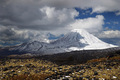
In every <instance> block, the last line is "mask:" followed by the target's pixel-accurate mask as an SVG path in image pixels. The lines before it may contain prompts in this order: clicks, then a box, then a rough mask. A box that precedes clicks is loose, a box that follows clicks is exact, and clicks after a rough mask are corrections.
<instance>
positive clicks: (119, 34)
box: [98, 30, 120, 38]
mask: <svg viewBox="0 0 120 80" xmlns="http://www.w3.org/2000/svg"><path fill="white" fill-rule="evenodd" d="M98 37H99V38H120V31H119V30H107V31H103V32H102V33H100V34H99V35H98Z"/></svg>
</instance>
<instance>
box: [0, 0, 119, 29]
mask: <svg viewBox="0 0 120 80" xmlns="http://www.w3.org/2000/svg"><path fill="white" fill-rule="evenodd" d="M119 3H120V1H119V0H108V1H105V0H76V1H74V0H0V24H2V25H6V26H7V25H11V26H18V28H22V29H40V30H49V29H55V28H56V29H57V28H59V27H65V26H66V24H65V23H70V22H72V20H73V19H74V17H72V18H69V17H70V16H71V15H70V13H72V12H73V9H72V8H74V7H80V8H83V9H85V8H92V9H93V12H104V11H120V7H119ZM45 6H48V7H49V8H51V9H52V8H55V10H54V13H56V12H59V13H57V14H56V15H57V16H55V17H54V14H53V18H52V19H49V18H46V17H47V15H46V13H45V12H42V11H40V9H42V8H44V7H45ZM63 9H66V11H65V12H64V11H63ZM70 10H71V11H70ZM67 12H68V13H67ZM61 14H66V16H67V18H68V19H67V20H66V22H60V21H59V20H58V16H59V15H61ZM45 18H46V19H45ZM63 19H64V18H63ZM43 23H44V25H43ZM47 23H50V24H47Z"/></svg>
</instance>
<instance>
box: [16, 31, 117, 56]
mask: <svg viewBox="0 0 120 80" xmlns="http://www.w3.org/2000/svg"><path fill="white" fill-rule="evenodd" d="M111 47H117V46H114V45H112V44H108V43H105V42H103V41H101V40H99V39H98V38H97V37H95V36H93V35H92V34H90V33H88V32H87V31H85V30H82V29H75V30H72V31H71V32H70V33H68V34H66V35H65V36H64V37H62V38H60V39H58V40H56V41H53V42H50V43H44V42H39V41H33V42H28V43H24V44H22V45H20V46H18V47H16V48H15V49H14V50H19V51H26V52H30V53H39V54H44V55H45V54H53V53H63V52H70V51H75V50H90V49H106V48H111Z"/></svg>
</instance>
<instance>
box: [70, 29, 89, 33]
mask: <svg viewBox="0 0 120 80" xmlns="http://www.w3.org/2000/svg"><path fill="white" fill-rule="evenodd" d="M71 32H78V33H81V32H87V31H86V30H84V29H73V30H71Z"/></svg>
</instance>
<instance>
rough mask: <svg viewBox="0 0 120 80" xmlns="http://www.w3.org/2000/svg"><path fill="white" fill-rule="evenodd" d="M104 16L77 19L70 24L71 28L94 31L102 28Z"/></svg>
mask: <svg viewBox="0 0 120 80" xmlns="http://www.w3.org/2000/svg"><path fill="white" fill-rule="evenodd" d="M103 24H104V16H102V15H97V16H96V17H93V18H92V17H91V18H86V19H78V20H76V21H75V22H74V23H72V24H71V25H70V26H71V28H72V29H86V30H87V31H88V32H91V33H96V32H99V31H101V30H102V29H103Z"/></svg>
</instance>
